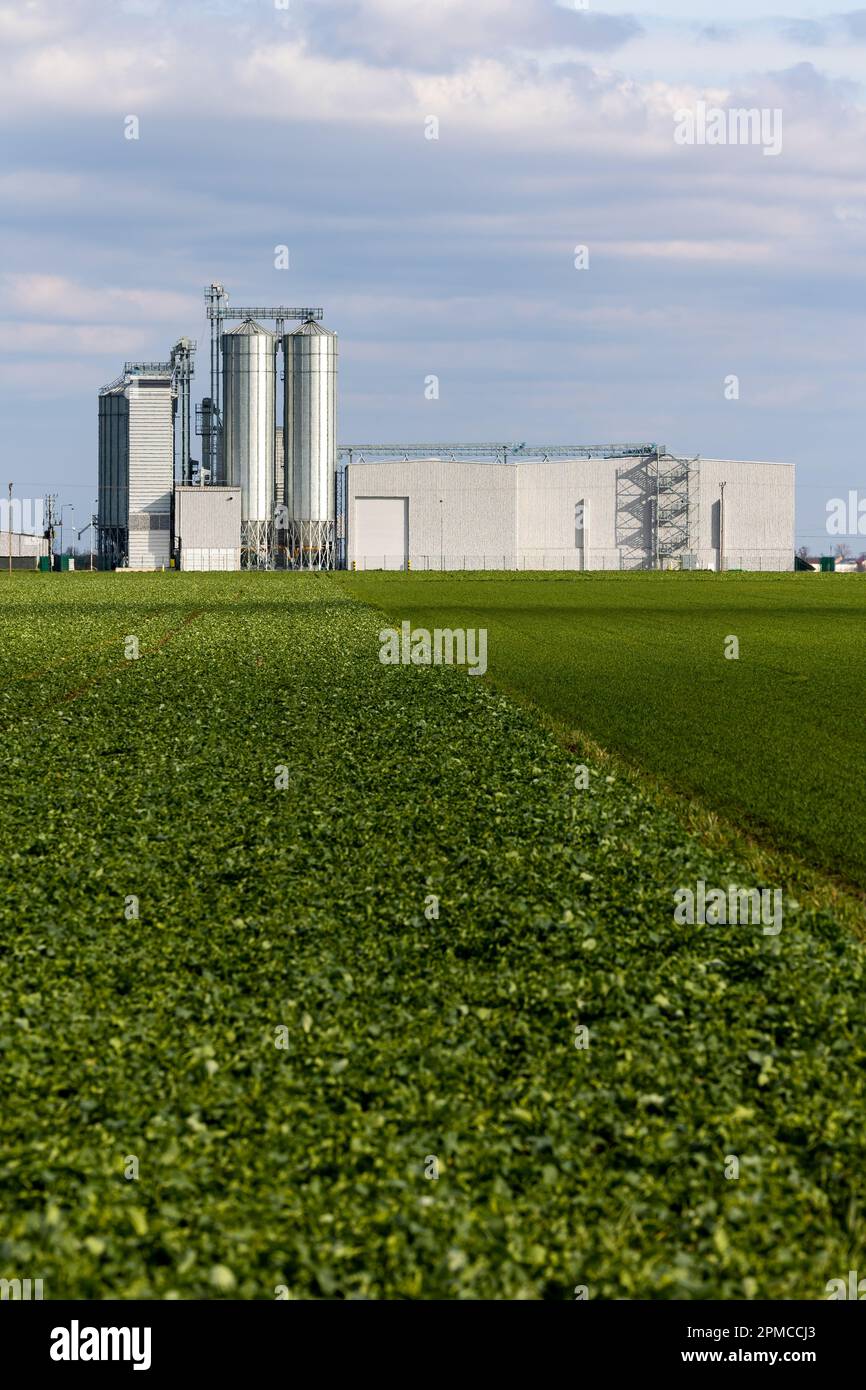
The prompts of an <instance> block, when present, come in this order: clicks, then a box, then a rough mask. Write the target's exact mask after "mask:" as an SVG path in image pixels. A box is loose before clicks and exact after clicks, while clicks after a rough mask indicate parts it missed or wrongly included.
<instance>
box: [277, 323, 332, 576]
mask: <svg viewBox="0 0 866 1390" xmlns="http://www.w3.org/2000/svg"><path fill="white" fill-rule="evenodd" d="M283 355H284V361H285V388H284V390H285V394H284V412H283V442H284V450H285V503H286V507H287V509H288V514H289V519H290V538H289V553H290V563H291V564H292V565H294V566H295V567H296V568H300V569H332V568H333V567H334V562H335V529H336V526H335V522H336V472H337V335H336V333H332V332H331V331H330V329H327V328H322V327H321V326H320V325H319V324H318V323H316V322H314V321H313V320H309V321H307V322H306V323H303V324H302V325H301V327H300V328H298V329H296V330H295V332H294V333H288V334H286V336H285V337H284V338H283Z"/></svg>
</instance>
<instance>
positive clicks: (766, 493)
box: [346, 453, 794, 570]
mask: <svg viewBox="0 0 866 1390" xmlns="http://www.w3.org/2000/svg"><path fill="white" fill-rule="evenodd" d="M346 533H347V552H346V553H347V561H348V565H349V567H350V568H356V569H406V568H410V569H418V570H426V569H445V570H454V569H527V570H544V569H573V570H606V569H607V570H609V569H647V568H678V569H720V568H725V569H755V570H761V569H765V570H790V569H793V566H794V466H793V464H785V463H752V462H737V461H733V460H730V459H724V460H722V459H677V458H674V457H672V456H670V455H666V454H658V453H655V454H646V455H642V456H640V457H610V458H604V457H598V458H592V457H587V458H567V457H566V458H557V459H549V460H548V461H543V460H538V459H531V460H519V461H514V462H509V463H495V462H488V463H482V462H461V461H459V460H455V459H451V458H447V459H443V458H415V459H388V460H381V461H374V462H361V463H354V462H353V463H351V464H349V465H348V467H347V485H346Z"/></svg>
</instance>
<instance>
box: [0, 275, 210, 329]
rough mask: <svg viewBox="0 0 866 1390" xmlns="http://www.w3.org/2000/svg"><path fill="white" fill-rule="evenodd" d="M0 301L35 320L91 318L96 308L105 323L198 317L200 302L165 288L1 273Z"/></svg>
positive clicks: (160, 321)
mask: <svg viewBox="0 0 866 1390" xmlns="http://www.w3.org/2000/svg"><path fill="white" fill-rule="evenodd" d="M0 304H2V305H3V307H4V308H5V309H7V310H9V309H12V310H17V311H18V312H19V313H26V314H29V315H31V316H32V317H33V318H36V319H39V318H42V317H44V316H47V317H48V318H49V320H50V321H51V322H54V321H55V320H69V319H84V320H86V321H92V316H93V313H94V310H96V309H97V308H98V312H99V315H100V317H101V318H103V319H104V320H105V321H106V322H111V321H114V322H119V323H129V322H134V321H135V320H138V321H139V322H142V321H143V322H146V323H163V324H167V323H172V322H174V321H176V320H180V321H181V322H183V321H189V319H190V318H191V317H192V316H198V314H199V312H200V308H201V306H200V303H199V301H198V300H197V299H195V298H194V297H193V296H191V295H183V294H174V293H172V292H171V291H165V290H151V289H146V290H135V289H132V290H130V289H117V288H114V287H106V286H103V285H100V286H99V287H98V288H94V289H90V288H88V287H87V286H86V285H82V284H80V283H78V282H76V281H73V280H69V279H67V278H66V277H64V276H62V275H47V274H41V273H38V272H37V273H35V274H26V275H21V274H8V273H7V274H4V275H2V276H0Z"/></svg>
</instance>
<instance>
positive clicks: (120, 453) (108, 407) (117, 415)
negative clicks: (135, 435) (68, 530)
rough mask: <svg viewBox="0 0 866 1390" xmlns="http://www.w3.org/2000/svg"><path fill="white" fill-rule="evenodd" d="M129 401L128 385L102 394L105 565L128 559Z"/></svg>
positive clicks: (101, 539)
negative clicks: (126, 557) (126, 556)
mask: <svg viewBox="0 0 866 1390" xmlns="http://www.w3.org/2000/svg"><path fill="white" fill-rule="evenodd" d="M128 514H129V401H128V399H127V395H126V388H125V385H124V381H123V379H122V378H121V379H120V381H117V382H113V383H112V384H111V386H106V387H105V388H104V389H103V390H102V391H101V392H100V394H99V501H98V513H97V529H98V536H99V554H100V560H101V563H103V564H104V565H106V566H114V565H118V564H120V563H121V562H122V560H123V559H124V557H125V555H126V550H127V539H128V525H129V516H128Z"/></svg>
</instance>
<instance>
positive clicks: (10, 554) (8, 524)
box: [6, 483, 12, 574]
mask: <svg viewBox="0 0 866 1390" xmlns="http://www.w3.org/2000/svg"><path fill="white" fill-rule="evenodd" d="M6 526H7V528H8V531H9V573H10V574H11V573H12V484H11V483H10V484H9V515H8V517H7V518H6Z"/></svg>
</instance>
